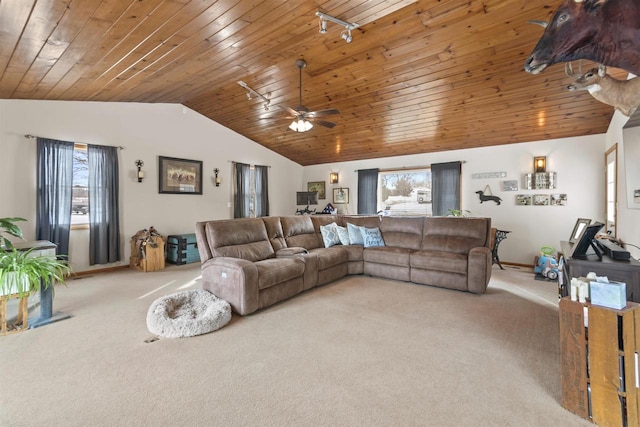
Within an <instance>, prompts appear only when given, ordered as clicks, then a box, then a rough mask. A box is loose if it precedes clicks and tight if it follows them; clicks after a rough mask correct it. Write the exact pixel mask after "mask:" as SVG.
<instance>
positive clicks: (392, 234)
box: [380, 216, 424, 250]
mask: <svg viewBox="0 0 640 427" xmlns="http://www.w3.org/2000/svg"><path fill="white" fill-rule="evenodd" d="M423 227H424V217H419V218H414V217H392V216H385V217H382V220H381V221H380V231H382V236H383V237H384V243H385V245H387V246H393V247H397V248H405V249H413V250H418V249H420V244H421V242H422V231H423Z"/></svg>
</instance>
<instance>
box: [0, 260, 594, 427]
mask: <svg viewBox="0 0 640 427" xmlns="http://www.w3.org/2000/svg"><path fill="white" fill-rule="evenodd" d="M493 273H494V275H493V278H492V281H491V283H490V286H489V291H488V293H487V294H486V295H482V296H476V295H472V294H467V293H462V292H457V291H450V290H444V289H438V288H432V287H428V286H421V285H413V284H409V283H402V282H394V281H388V280H381V279H374V278H370V277H366V276H355V277H349V278H346V279H344V280H341V281H339V282H335V283H333V284H330V285H327V286H323V287H320V288H317V289H314V290H311V291H309V292H305V293H303V294H302V295H299V296H297V297H295V298H293V299H290V300H288V301H286V302H283V303H280V304H278V305H276V306H274V307H271V308H268V309H266V310H262V311H260V312H258V313H255V314H253V315H251V316H248V317H239V316H237V315H235V314H234V316H233V318H232V320H231V322H230V323H229V324H228V325H227V326H225V327H224V328H222V329H220V330H218V331H215V332H213V333H210V334H207V335H202V336H198V337H192V338H183V339H161V340H159V341H156V342H153V343H145V339H147V338H149V337H150V336H151V334H150V333H149V332H148V331H147V329H146V324H145V316H146V312H147V309H148V307H149V305H150V304H151V302H152V301H153V300H154V299H156V298H157V297H159V296H161V295H165V294H168V293H173V292H176V291H178V290H182V289H189V288H192V287H196V288H199V287H200V283H199V280H198V277H199V266H198V265H194V264H191V265H186V266H181V267H176V266H171V267H169V268H167V269H165V270H163V271H159V272H152V273H141V272H137V271H129V270H123V271H119V272H114V273H103V274H99V275H96V276H93V277H87V278H83V279H80V280H74V281H71V282H70V283H69V286H68V287H67V288H64V287H60V288H57V290H56V292H57V293H56V300H55V304H54V309H55V310H61V311H64V312H66V313H68V314H71V315H73V317H72V318H71V319H67V320H63V321H60V322H57V323H54V324H51V325H48V326H44V327H41V328H37V329H33V330H29V331H26V332H22V333H19V334H14V335H9V336H5V337H0V393H1V397H0V425H2V426H33V425H46V426H147V425H154V426H218V425H220V426H223V425H224V426H256V425H259V426H589V425H592V424H590V423H588V422H586V421H584V420H581V419H580V418H578V417H576V416H575V415H573V414H571V413H569V412H567V411H565V410H564V409H563V408H562V406H561V405H560V403H559V402H560V379H559V354H558V351H559V350H558V348H559V343H558V322H557V318H558V314H557V291H556V288H555V285H554V284H553V283H547V282H540V281H535V280H533V275H532V274H531V272H530V271H525V270H519V271H518V270H514V269H507V270H505V271H500V270H499V269H498V268H497V267H494V272H493Z"/></svg>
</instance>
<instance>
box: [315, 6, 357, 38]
mask: <svg viewBox="0 0 640 427" xmlns="http://www.w3.org/2000/svg"><path fill="white" fill-rule="evenodd" d="M316 16H317V17H319V18H320V24H319V26H320V34H325V33H326V32H327V21H331V22H333V23H335V24H338V25H342V26H343V27H344V31H343V32H342V34H340V37H342V39H343V40H344V41H346V42H347V43H351V41H352V40H353V37H351V30H354V29H356V28H358V27H359V26H360V25H358V24H356V23H355V22H353V23H349V22H345V21H343V20H342V19H338V18H334V17H333V16H331V15H327V14H326V13H323V12H316Z"/></svg>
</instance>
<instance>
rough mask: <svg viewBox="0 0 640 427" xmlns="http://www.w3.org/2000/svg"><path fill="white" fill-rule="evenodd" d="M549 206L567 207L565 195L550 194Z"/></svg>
mask: <svg viewBox="0 0 640 427" xmlns="http://www.w3.org/2000/svg"><path fill="white" fill-rule="evenodd" d="M551 206H567V195H566V194H552V195H551Z"/></svg>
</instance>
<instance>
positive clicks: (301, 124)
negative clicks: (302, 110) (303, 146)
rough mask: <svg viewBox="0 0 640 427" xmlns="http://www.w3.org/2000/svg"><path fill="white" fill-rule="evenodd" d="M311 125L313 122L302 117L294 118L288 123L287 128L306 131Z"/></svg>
mask: <svg viewBox="0 0 640 427" xmlns="http://www.w3.org/2000/svg"><path fill="white" fill-rule="evenodd" d="M312 127H313V123H311V122H309V121H307V120H305V119H303V118H298V119H295V120H294V121H292V122H291V124H290V125H289V129H291V130H292V131H294V132H306V131H308V130H311V128H312Z"/></svg>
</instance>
